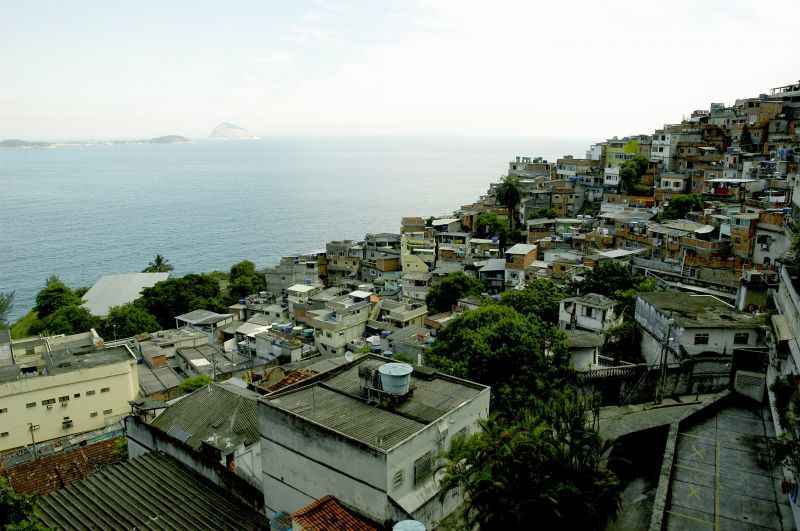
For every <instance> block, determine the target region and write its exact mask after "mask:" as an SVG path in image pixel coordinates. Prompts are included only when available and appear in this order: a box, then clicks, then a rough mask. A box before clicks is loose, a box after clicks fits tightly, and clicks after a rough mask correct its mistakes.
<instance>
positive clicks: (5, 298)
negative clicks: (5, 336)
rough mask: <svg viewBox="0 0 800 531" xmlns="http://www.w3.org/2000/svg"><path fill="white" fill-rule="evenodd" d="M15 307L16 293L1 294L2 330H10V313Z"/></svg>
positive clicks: (0, 317) (0, 321)
mask: <svg viewBox="0 0 800 531" xmlns="http://www.w3.org/2000/svg"><path fill="white" fill-rule="evenodd" d="M13 305H14V292H13V291H8V292H6V293H2V292H0V330H4V329H6V328H8V313H9V312H10V311H11V307H12V306H13Z"/></svg>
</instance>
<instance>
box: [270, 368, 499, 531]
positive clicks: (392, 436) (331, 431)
mask: <svg viewBox="0 0 800 531" xmlns="http://www.w3.org/2000/svg"><path fill="white" fill-rule="evenodd" d="M390 361H391V360H390V359H388V358H382V357H380V356H372V355H369V356H365V357H362V358H359V359H357V360H355V361H353V362H351V363H348V364H346V365H343V366H341V367H339V368H337V369H333V370H331V371H328V372H325V373H323V374H321V375H319V376H317V377H315V379H314V380H313V381H311V382H309V381H308V380H306V381H304V382H301V383H299V384H296V385H294V386H292V387H290V388H288V389H287V390H285V391H281V392H278V393H277V394H274V395H270V396H268V397H265V398H262V399H261V400H260V401H259V407H258V416H259V421H260V429H261V455H262V459H263V461H262V473H263V480H264V482H263V491H264V502H265V506H266V510H267V511H269V512H271V513H275V512H282V511H285V512H288V513H291V512H293V511H296V510H297V509H299V508H300V507H303V506H305V505H306V504H308V503H311V502H313V501H314V500H318V499H321V498H322V497H324V496H326V495H333V496H335V497H336V498H338V499H339V500H341V501H342V502H343V503H344V504H346V505H347V506H350V507H352V508H354V509H355V510H357V511H359V512H360V513H362V514H364V515H366V516H368V517H370V518H372V519H373V520H375V521H376V522H379V523H381V524H384V525H390V524H391V523H393V522H397V521H399V520H405V519H414V520H419V521H421V522H422V523H423V524H425V525H426V526H427V527H426V528H427V529H433V528H434V527H435V525H436V523H437V522H438V521H440V520H441V519H442V518H443V517H445V516H447V515H448V514H450V513H451V512H452V511H453V510H455V509H456V508H457V507H458V506H459V505H460V504H461V502H462V497H461V494H460V493H459V492H458V491H457V490H456V491H452V492H449V493H446V495H445V496H444V498H441V497H440V494H441V487H440V483H439V479H440V478H439V474H437V473H436V466H437V456H438V455H439V453H440V452H441V451H443V450H446V449H447V448H449V447H450V445H451V444H452V441H453V439H454V438H455V437H460V436H464V435H467V434H471V433H475V432H476V431H477V430H479V429H480V428H479V424H478V422H479V420H481V419H484V418H486V417H487V416H488V415H489V388H488V387H486V386H483V385H480V384H476V383H472V382H468V381H465V380H461V379H458V378H454V377H451V376H446V375H442V374H438V373H434V372H431V371H427V370H426V371H424V372H417V371H416V370H414V372H413V373H411V366H409V365H405V364H391V365H393V366H405V368H406V371H407V372H405V374H406V376H404V375H403V374H398V375H396V376H393V377H392V376H389V377H388V381H387V379H383V378H381V374H380V371H381V369H383V371H386V372H390V371H389V369H388V368H387V367H386V364H387V362H390ZM398 372H401V371H398ZM409 373H411V374H410V375H408V374H409Z"/></svg>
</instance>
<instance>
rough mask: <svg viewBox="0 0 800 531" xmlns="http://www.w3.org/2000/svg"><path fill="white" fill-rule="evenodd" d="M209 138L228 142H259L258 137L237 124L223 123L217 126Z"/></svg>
mask: <svg viewBox="0 0 800 531" xmlns="http://www.w3.org/2000/svg"><path fill="white" fill-rule="evenodd" d="M209 138H221V139H226V140H258V137H257V136H256V135H254V134H253V133H251V132H250V131H248V130H247V129H245V128H244V127H240V126H238V125H236V124H232V123H229V122H223V123H221V124H219V125H218V126H216V127H215V128H214V130H213V131H211V135H210V136H209Z"/></svg>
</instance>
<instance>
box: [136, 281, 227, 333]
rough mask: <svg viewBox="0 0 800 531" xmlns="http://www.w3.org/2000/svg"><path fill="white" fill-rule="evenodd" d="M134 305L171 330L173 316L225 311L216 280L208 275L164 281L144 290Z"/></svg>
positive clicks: (173, 324) (173, 323)
mask: <svg viewBox="0 0 800 531" xmlns="http://www.w3.org/2000/svg"><path fill="white" fill-rule="evenodd" d="M136 304H139V305H140V306H142V307H143V308H145V309H146V310H147V311H148V312H150V313H151V314H152V315H153V316H154V317H155V318H156V321H158V324H159V326H160V327H161V328H172V327H174V326H175V316H177V315H181V314H184V313H187V312H190V311H192V310H198V309H205V310H210V311H215V312H224V311H225V304H224V301H223V298H222V295H221V293H220V288H219V281H218V280H217V278H216V277H215V276H214V275H211V274H204V275H197V274H190V275H186V276H183V277H178V278H170V279H167V280H164V281H162V282H159V283H157V284H156V285H155V286H153V287H150V288H145V289H143V290H142V296H141V297H140V298H139V299H137V300H136Z"/></svg>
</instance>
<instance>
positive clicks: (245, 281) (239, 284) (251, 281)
mask: <svg viewBox="0 0 800 531" xmlns="http://www.w3.org/2000/svg"><path fill="white" fill-rule="evenodd" d="M229 282H230V284H229V287H228V293H229V294H230V302H233V301H238V300H239V299H241V298H243V297H246V296H248V295H252V294H253V293H258V292H259V291H264V290H265V289H267V280H266V278H265V277H264V274H263V273H259V272H258V271H256V265H255V264H254V263H253V262H251V261H250V260H243V261H241V262H239V263H238V264H235V265H234V266H233V267H231V272H230V276H229Z"/></svg>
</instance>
